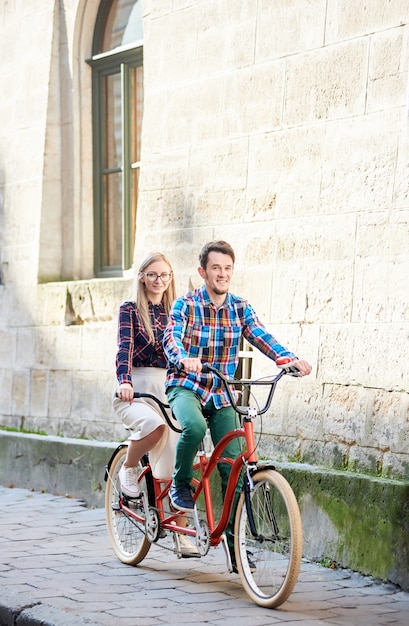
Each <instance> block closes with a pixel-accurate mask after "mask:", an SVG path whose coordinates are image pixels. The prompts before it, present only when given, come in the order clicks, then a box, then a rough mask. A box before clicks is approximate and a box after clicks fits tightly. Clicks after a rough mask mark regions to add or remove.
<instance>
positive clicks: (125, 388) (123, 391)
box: [116, 383, 133, 404]
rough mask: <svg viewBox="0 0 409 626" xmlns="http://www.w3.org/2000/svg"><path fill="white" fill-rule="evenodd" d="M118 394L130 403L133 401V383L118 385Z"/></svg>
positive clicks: (123, 400)
mask: <svg viewBox="0 0 409 626" xmlns="http://www.w3.org/2000/svg"><path fill="white" fill-rule="evenodd" d="M116 393H117V396H118V398H119V399H120V400H122V402H129V403H130V404H131V403H132V401H133V387H132V385H131V383H122V384H121V385H119V387H118V391H117V392H116Z"/></svg>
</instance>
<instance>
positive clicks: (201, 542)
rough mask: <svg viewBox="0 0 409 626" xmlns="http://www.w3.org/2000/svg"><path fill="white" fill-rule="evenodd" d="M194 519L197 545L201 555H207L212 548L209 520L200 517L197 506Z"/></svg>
mask: <svg viewBox="0 0 409 626" xmlns="http://www.w3.org/2000/svg"><path fill="white" fill-rule="evenodd" d="M193 521H194V524H195V529H196V547H197V551H198V553H199V554H200V556H206V554H207V553H208V552H209V548H210V530H209V526H208V525H207V522H205V521H204V520H201V519H199V516H198V514H197V508H196V507H195V510H194V514H193Z"/></svg>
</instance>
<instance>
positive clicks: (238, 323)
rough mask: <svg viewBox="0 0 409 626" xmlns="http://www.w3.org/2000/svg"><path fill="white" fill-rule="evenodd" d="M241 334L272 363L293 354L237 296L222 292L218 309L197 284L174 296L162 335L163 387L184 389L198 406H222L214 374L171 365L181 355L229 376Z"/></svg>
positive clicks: (222, 392) (223, 398)
mask: <svg viewBox="0 0 409 626" xmlns="http://www.w3.org/2000/svg"><path fill="white" fill-rule="evenodd" d="M242 336H243V337H245V339H247V341H248V342H249V343H251V344H252V345H253V346H255V347H256V348H258V349H259V350H261V352H263V353H264V354H265V355H266V356H268V357H269V358H270V359H272V360H274V361H275V360H276V358H277V357H279V356H290V357H291V358H295V355H294V354H293V353H292V352H290V351H289V350H287V348H285V347H284V346H282V345H281V344H279V343H278V342H277V340H276V339H275V338H274V337H273V335H271V334H270V333H269V332H268V331H267V330H266V329H265V327H264V326H263V324H262V323H261V322H260V320H259V319H258V317H257V315H256V313H255V311H254V309H253V308H252V306H251V305H250V304H249V303H248V302H247V300H244V299H243V298H240V297H238V296H235V295H233V294H229V293H228V294H227V296H226V300H225V302H224V304H223V305H222V306H221V307H220V308H219V309H218V308H217V307H216V306H215V305H214V304H213V303H212V301H211V300H210V298H209V295H208V293H207V291H206V288H205V286H204V285H203V286H202V287H200V288H199V289H196V290H195V291H192V292H190V293H188V294H186V295H185V296H182V297H181V298H178V299H177V300H175V302H174V303H173V306H172V309H171V312H170V316H169V321H168V325H167V327H166V329H165V333H164V338H163V346H164V349H165V354H166V357H167V359H168V362H169V368H168V372H167V379H166V387H174V386H178V385H180V386H182V387H187V388H188V389H191V390H192V391H194V392H195V393H196V394H197V395H198V396H199V397H200V401H201V403H202V404H203V405H205V404H206V403H207V402H208V401H209V400H210V399H211V398H213V401H214V404H215V406H216V407H217V408H221V407H222V406H228V405H229V404H230V402H229V399H228V397H227V393H226V391H225V390H224V389H223V387H222V383H221V382H220V380H219V379H217V377H216V376H214V375H213V374H211V373H208V374H201V375H200V376H197V375H196V374H193V373H189V374H187V373H186V372H184V371H179V370H178V368H177V367H176V365H178V363H179V362H180V360H181V359H187V358H194V357H197V358H199V359H200V360H201V361H202V363H209V364H211V365H213V366H214V367H216V368H217V369H219V370H220V371H221V372H222V373H223V374H224V375H225V376H226V377H227V378H233V377H234V374H235V372H236V369H237V365H238V362H239V349H240V339H241V337H242Z"/></svg>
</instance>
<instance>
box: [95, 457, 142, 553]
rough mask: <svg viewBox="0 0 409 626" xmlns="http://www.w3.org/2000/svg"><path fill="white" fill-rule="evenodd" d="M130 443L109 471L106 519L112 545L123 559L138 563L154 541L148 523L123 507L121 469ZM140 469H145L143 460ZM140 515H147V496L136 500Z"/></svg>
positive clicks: (113, 461) (106, 493)
mask: <svg viewBox="0 0 409 626" xmlns="http://www.w3.org/2000/svg"><path fill="white" fill-rule="evenodd" d="M126 453H127V447H126V446H125V447H123V448H120V449H119V450H118V452H117V454H116V455H115V456H114V458H113V460H112V463H111V466H110V468H109V471H108V476H107V484H106V490H105V520H106V525H107V530H108V536H109V540H110V542H111V545H112V548H113V550H114V552H115V554H116V556H117V557H118V559H119V560H120V561H122V563H126V564H127V565H137V564H138V563H140V562H141V561H142V559H144V558H145V556H146V555H147V553H148V552H149V549H150V547H151V545H152V544H151V543H150V542H149V540H148V539H147V537H146V534H145V533H146V530H145V524H144V523H141V522H138V521H136V520H135V519H133V518H132V517H131V516H130V515H128V514H127V513H126V512H125V511H123V510H122V509H120V508H119V505H118V503H119V498H120V483H119V478H118V472H119V470H120V469H121V467H122V465H123V462H124V461H125V457H126ZM139 470H140V471H142V466H141V464H140V467H139ZM140 488H141V491H146V488H147V486H146V478H145V477H144V478H143V479H142V480H141V482H140ZM133 502H134V503H135V506H136V507H137V510H138V515H140V516H142V517H143V518H145V515H144V511H143V500H142V499H140V500H139V499H138V500H134V501H133Z"/></svg>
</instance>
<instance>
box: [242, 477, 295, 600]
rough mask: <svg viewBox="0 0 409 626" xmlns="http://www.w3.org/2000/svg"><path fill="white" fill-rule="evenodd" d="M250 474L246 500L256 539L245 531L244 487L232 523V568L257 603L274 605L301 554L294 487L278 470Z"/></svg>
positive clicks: (284, 595)
mask: <svg viewBox="0 0 409 626" xmlns="http://www.w3.org/2000/svg"><path fill="white" fill-rule="evenodd" d="M252 479H253V482H254V491H251V492H250V503H251V510H252V515H253V518H254V522H255V526H256V531H257V533H258V535H259V538H255V537H254V536H253V534H252V532H251V530H250V524H249V518H248V512H247V507H246V502H245V493H244V490H243V491H242V493H241V495H240V498H239V502H238V504H237V511H236V516H235V526H234V549H235V555H236V562H237V570H238V573H239V575H240V578H241V582H242V585H243V587H244V589H245V591H246V592H247V594H248V595H249V596H250V598H251V599H252V600H253V601H254V602H255V603H256V604H258V605H259V606H262V607H264V608H276V607H278V606H280V605H281V604H283V602H285V601H286V600H287V599H288V597H289V596H290V594H291V592H292V591H293V589H294V586H295V584H296V582H297V578H298V574H299V570H300V564H301V557H302V524H301V516H300V511H299V508H298V503H297V500H296V498H295V495H294V493H293V490H292V489H291V487H290V485H289V484H288V482H287V481H286V479H285V478H284V477H283V476H282V475H281V474H279V473H278V472H277V471H275V470H272V469H268V470H259V471H257V472H256V473H255V474H254V475H253V476H252ZM249 559H250V561H251V562H250V563H249ZM252 564H253V565H255V569H254V568H253V567H252Z"/></svg>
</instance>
